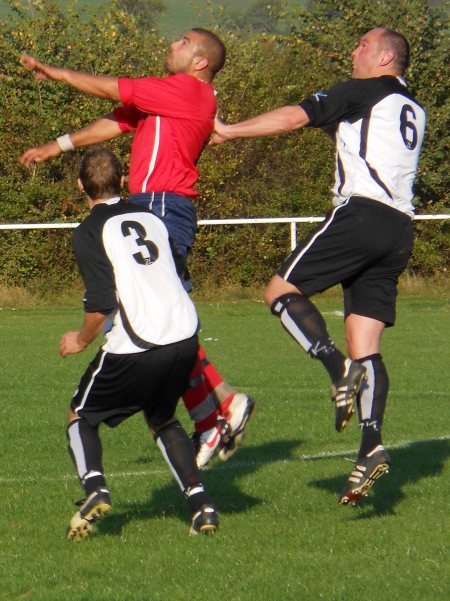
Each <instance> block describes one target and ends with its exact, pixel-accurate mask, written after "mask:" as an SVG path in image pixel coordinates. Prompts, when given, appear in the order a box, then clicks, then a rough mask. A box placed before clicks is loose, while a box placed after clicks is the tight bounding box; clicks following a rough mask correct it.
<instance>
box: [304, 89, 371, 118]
mask: <svg viewBox="0 0 450 601" xmlns="http://www.w3.org/2000/svg"><path fill="white" fill-rule="evenodd" d="M365 81H370V80H349V81H346V82H343V83H339V84H336V85H335V86H333V87H331V88H329V89H328V90H320V91H318V92H316V93H315V94H312V95H311V96H307V97H306V98H305V99H304V100H303V101H302V102H301V103H300V106H301V107H302V108H303V109H304V111H305V112H306V114H307V115H308V117H309V123H308V125H309V126H313V127H326V126H329V125H333V124H335V123H339V122H341V121H350V122H354V121H357V120H358V119H361V118H362V117H364V116H365V115H366V114H367V111H368V109H369V107H370V106H371V103H370V102H368V100H369V99H371V98H372V97H373V95H371V94H370V93H368V92H369V87H370V86H369V87H368V86H367V85H365V84H364V82H365Z"/></svg>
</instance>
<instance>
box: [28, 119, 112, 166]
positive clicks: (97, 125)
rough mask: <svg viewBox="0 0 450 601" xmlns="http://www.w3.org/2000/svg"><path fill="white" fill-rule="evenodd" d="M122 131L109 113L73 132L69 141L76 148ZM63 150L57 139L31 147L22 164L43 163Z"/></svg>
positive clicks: (110, 137) (109, 137)
mask: <svg viewBox="0 0 450 601" xmlns="http://www.w3.org/2000/svg"><path fill="white" fill-rule="evenodd" d="M122 133H123V132H122V130H121V129H120V127H119V124H118V123H117V121H116V120H115V118H114V115H113V113H109V114H108V115H104V116H103V117H100V119H96V120H95V121H93V122H92V123H90V124H89V125H86V127H83V128H82V129H79V130H77V131H75V132H73V133H71V134H70V138H69V140H68V142H69V144H70V142H71V143H72V145H73V146H74V148H79V147H83V146H91V145H92V144H99V143H101V142H106V141H107V140H112V139H113V138H117V137H118V136H120V135H121V134H122ZM67 135H68V134H67ZM62 152H64V150H63V148H61V146H60V144H59V143H58V142H57V141H56V140H53V141H52V142H48V143H47V144H43V145H42V146H38V147H37V148H29V149H28V150H27V151H26V152H24V154H23V155H22V156H21V157H20V162H21V163H22V165H26V166H29V165H31V164H32V163H41V162H42V161H45V160H46V159H48V158H51V157H56V156H59V155H60V154H61V153H62Z"/></svg>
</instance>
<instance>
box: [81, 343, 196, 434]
mask: <svg viewBox="0 0 450 601" xmlns="http://www.w3.org/2000/svg"><path fill="white" fill-rule="evenodd" d="M197 351H198V340H197V336H194V337H192V338H189V339H188V340H183V341H181V342H177V343H174V344H168V345H166V346H161V347H156V348H153V349H151V350H148V351H144V352H142V353H132V354H128V355H115V354H112V353H107V352H105V351H103V350H100V351H99V352H98V353H97V355H96V356H95V358H94V359H93V360H92V362H91V363H90V365H89V366H88V368H87V369H86V371H85V372H84V374H83V376H82V378H81V381H80V384H79V387H78V389H77V390H76V392H75V394H74V397H73V399H72V403H71V405H70V406H71V409H72V411H74V413H76V414H77V415H79V416H80V417H83V418H84V419H86V421H87V422H88V423H89V424H90V425H91V426H92V427H96V426H98V425H99V424H100V423H101V422H104V423H106V424H108V425H109V426H111V427H114V426H117V425H118V424H120V422H122V421H123V420H124V419H127V418H128V417H130V416H131V415H133V414H134V413H137V412H138V411H143V412H144V414H145V417H146V420H147V422H148V423H149V425H151V426H152V427H154V428H157V427H158V426H160V425H161V424H163V423H164V422H166V421H168V420H169V419H171V418H172V417H173V415H174V413H175V409H176V406H177V402H178V400H179V398H180V397H181V396H182V394H183V393H184V391H185V390H186V388H187V386H188V382H189V375H190V374H191V372H192V370H193V368H194V365H195V361H196V359H197Z"/></svg>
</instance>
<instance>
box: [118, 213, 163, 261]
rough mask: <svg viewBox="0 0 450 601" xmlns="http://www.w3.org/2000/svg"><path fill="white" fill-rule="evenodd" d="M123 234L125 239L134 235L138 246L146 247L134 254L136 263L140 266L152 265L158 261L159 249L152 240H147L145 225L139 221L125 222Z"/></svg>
mask: <svg viewBox="0 0 450 601" xmlns="http://www.w3.org/2000/svg"><path fill="white" fill-rule="evenodd" d="M122 234H123V236H124V237H125V238H126V237H128V236H131V235H134V238H133V241H134V242H135V243H136V245H137V246H139V247H144V248H142V250H141V251H139V252H136V253H133V257H134V260H135V261H136V263H139V265H151V264H152V263H154V262H155V261H156V260H157V259H158V257H159V251H158V247H157V246H156V244H154V243H153V242H152V241H151V240H147V238H146V235H147V232H146V231H145V228H144V226H143V225H141V224H140V223H138V222H137V221H124V222H123V223H122Z"/></svg>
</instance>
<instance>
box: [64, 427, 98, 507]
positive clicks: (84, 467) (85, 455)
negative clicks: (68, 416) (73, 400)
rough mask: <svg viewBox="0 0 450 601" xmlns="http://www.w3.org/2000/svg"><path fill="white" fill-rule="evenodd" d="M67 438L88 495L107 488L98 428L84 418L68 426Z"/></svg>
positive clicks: (71, 454) (70, 452) (73, 459)
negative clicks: (98, 489)
mask: <svg viewBox="0 0 450 601" xmlns="http://www.w3.org/2000/svg"><path fill="white" fill-rule="evenodd" d="M67 437H68V439H69V447H68V448H69V454H70V456H71V458H72V461H73V462H74V464H75V467H76V470H77V473H78V477H79V479H80V482H81V484H82V486H83V488H84V490H85V492H86V495H87V496H89V495H90V494H91V493H92V492H94V490H96V489H97V488H100V487H105V486H106V481H105V476H104V474H103V465H102V443H101V441H100V437H99V434H98V428H93V427H92V426H90V425H89V424H88V423H87V421H86V420H85V419H83V418H80V419H76V420H74V421H72V422H70V424H69V425H68V426H67Z"/></svg>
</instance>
